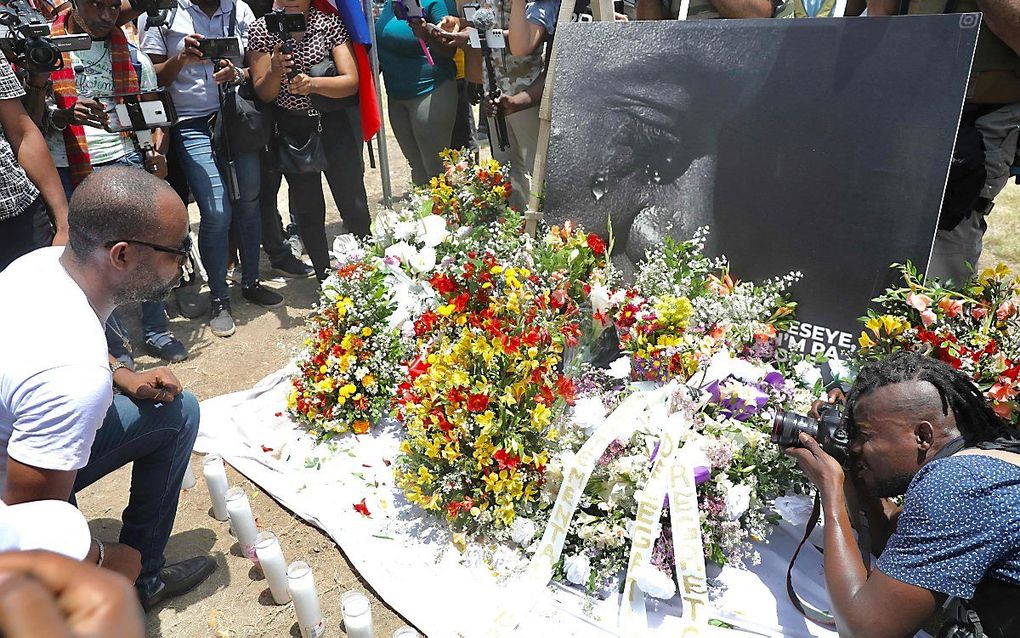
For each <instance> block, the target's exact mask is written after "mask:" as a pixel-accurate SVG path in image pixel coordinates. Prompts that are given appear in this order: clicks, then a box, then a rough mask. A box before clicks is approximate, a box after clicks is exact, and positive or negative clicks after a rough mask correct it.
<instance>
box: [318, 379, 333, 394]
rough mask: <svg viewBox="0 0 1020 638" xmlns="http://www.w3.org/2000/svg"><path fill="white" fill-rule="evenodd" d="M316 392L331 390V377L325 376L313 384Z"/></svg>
mask: <svg viewBox="0 0 1020 638" xmlns="http://www.w3.org/2000/svg"><path fill="white" fill-rule="evenodd" d="M314 387H315V391H316V392H332V391H333V377H326V378H325V379H323V380H322V381H319V382H318V383H316V384H315V386H314Z"/></svg>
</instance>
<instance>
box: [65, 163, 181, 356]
mask: <svg viewBox="0 0 1020 638" xmlns="http://www.w3.org/2000/svg"><path fill="white" fill-rule="evenodd" d="M111 166H131V167H134V168H138V169H144V166H143V164H142V156H141V154H139V152H138V151H132V152H130V153H128V154H127V155H125V156H124V157H121V158H120V159H115V160H113V161H112V162H106V163H105V164H96V165H95V166H93V167H92V170H93V171H95V172H99V171H101V170H103V169H104V168H110V167H111ZM57 174H58V175H59V176H60V184H61V185H62V186H63V187H64V194H65V195H67V201H71V193H72V192H73V191H74V186H73V184H72V183H71V169H70V168H58V169H57ZM110 322H117V323H116V324H114V325H111V323H110ZM119 322H120V319H119V318H115V314H111V315H110V320H109V321H108V322H107V324H106V343H107V346H108V347H109V348H110V354H112V355H113V356H114V357H116V358H118V359H122V360H123V357H125V356H126V357H127V360H130V358H131V352H130V349H129V348H128V344H127V342H126V339H127V332H126V330H125V329H124V327H123V324H120V323H119ZM118 324H119V325H118ZM142 328H143V329H144V330H145V340H146V341H152V342H154V341H156V340H157V339H158V338H159V337H161V336H163V335H169V334H170V326H169V325H168V324H167V319H166V305H164V304H163V302H162V301H143V302H142ZM127 360H125V363H126V362H127Z"/></svg>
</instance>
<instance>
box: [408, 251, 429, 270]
mask: <svg viewBox="0 0 1020 638" xmlns="http://www.w3.org/2000/svg"><path fill="white" fill-rule="evenodd" d="M408 261H409V263H410V265H411V269H412V270H414V272H416V273H426V272H429V271H431V270H432V269H433V268H435V267H436V249H435V248H431V247H429V246H426V247H425V248H422V249H421V250H420V251H416V252H413V253H412V254H411V257H410V259H409V260H408Z"/></svg>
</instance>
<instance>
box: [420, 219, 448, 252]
mask: <svg viewBox="0 0 1020 638" xmlns="http://www.w3.org/2000/svg"><path fill="white" fill-rule="evenodd" d="M417 232H418V240H419V241H421V242H422V243H424V244H425V246H426V247H427V248H435V247H436V246H438V245H439V244H441V243H443V242H444V241H446V238H447V237H448V236H449V235H450V232H449V231H448V230H446V220H445V219H444V218H443V217H441V216H439V215H428V216H426V217H425V218H424V219H422V220H421V221H419V222H418V228H417Z"/></svg>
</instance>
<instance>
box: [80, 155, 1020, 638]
mask: <svg viewBox="0 0 1020 638" xmlns="http://www.w3.org/2000/svg"><path fill="white" fill-rule="evenodd" d="M387 146H388V149H389V157H390V168H391V174H392V178H391V179H392V183H393V191H394V197H395V199H396V198H399V196H400V195H401V194H402V193H404V192H405V191H406V190H407V185H408V183H409V181H410V177H409V169H408V167H407V164H406V162H405V161H404V159H403V156H402V155H401V153H400V149H399V147H398V146H397V144H396V140H394V139H393V138H392V136H390V138H389V143H388V145H387ZM377 159H378V158H377ZM365 186H366V188H367V190H368V196H369V202H370V205H371V207H372V210H373V212H375V211H376V210H377V209H378V208H379V207H380V206H382V180H381V177H380V171H379V169H370V168H367V170H366V174H365ZM323 190H324V192H325V193H326V200H327V224H328V225H327V231H328V234H329V236H330V237H331V238H332V236H333V235H334V234H335V233H337V232H339V228H340V218H339V215H338V213H337V209H336V206H335V204H334V203H333V199H332V197H331V196H330V194H329V189H328V187H326V186H325V184H324V188H323ZM279 199H280V208H281V210H284V211H285V210H286V209H287V195H286V185H285V186H284V188H283V189H281V191H280V196H279ZM999 206H1000V208H1002V209H1005V210H1002V211H1000V210H997V211H996V213H997V214H994V215H992V216H991V217H990V218H989V222H990V224H991V226H992V228H991V230H990V235H997V236H1001V235H1012V232H1010V231H1009V229H1008V228H1007V226H1011V225H1012V222H1013V221H1015V219H1016V213H1015V210H1014V209H1016V210H1020V187H1016V186H1009V187H1008V188H1007V192H1005V193H1004V194H1003V197H1001V198H1000V204H999ZM191 215H192V222H193V228H194V230H196V231H197V228H198V210H197V209H196V208H195V206H194V204H192V206H191ZM996 247H997V248H999V247H998V246H996ZM1000 250H1002V252H1003V253H1004V254H1002V255H996V254H991V253H990V251H989V250H986V255H985V256H984V258H983V259H982V262H983V263H987V262H992V261H995V260H997V259H999V258H1005V259H1006V260H1008V261H1015V260H1016V258H1017V256H1016V255H1013V254H1011V253H1012V251H1011V250H1010V249H1007V248H1005V247H1002V248H1000ZM263 268H264V269H265V268H268V264H267V263H266V260H265V258H263ZM267 285H268V286H270V287H272V288H274V289H277V290H279V291H280V292H281V293H282V294H283V295H284V296H285V297H286V300H287V303H286V305H285V306H284V307H281V308H275V309H271V310H266V309H262V308H259V307H256V306H252V305H250V304H248V303H246V302H244V301H243V300H242V299H241V297H240V291H239V290H238V289H237V287H236V286H234V287H233V289H232V291H231V296H232V301H233V312H234V319H235V321H236V322H237V333H236V334H234V335H233V336H232V337H229V338H226V339H221V338H218V337H216V336H214V335H213V334H212V333H211V332H210V331H209V328H208V325H207V323H206V321H204V320H188V319H185V318H183V317H179V316H176V317H172V318H171V328H172V330H173V332H174V334H176V335H177V337H178V338H179V339H181V340H182V341H183V342H184V343H185V344H186V345H187V346H188V348H189V350H190V352H191V357H190V358H189V359H188V360H187V361H184V362H182V363H179V364H175V365H174V366H173V367H172V369H173V371H174V373H175V374H176V375H177V376H178V377H179V378H180V380H181V381H182V382H183V383H184V385H185V386H186V387H187V388H188V389H189V390H190V391H192V392H194V393H195V394H196V395H197V396H198V397H199V398H200V399H208V398H211V397H215V396H218V395H221V394H225V393H228V392H234V391H238V390H243V389H247V388H249V387H251V386H252V385H254V384H255V382H257V381H258V380H259V379H261V378H262V377H264V376H265V375H267V374H269V373H270V372H273V371H275V370H277V369H279V368H280V367H281V366H283V365H284V364H285V363H286V362H287V361H288V359H289V358H290V357H292V356H293V355H294V354H295V353H297V352H298V351H299V349H300V346H301V343H302V340H303V326H304V320H305V317H306V316H307V315H308V313H309V311H310V309H311V307H312V305H313V303H314V302H315V300H316V290H317V287H316V285H315V280H314V279H303V280H282V279H278V280H274V279H269V278H268V277H267ZM168 307H169V309H170V312H171V313H173V312H174V311H175V308H174V306H173V303H172V302H171V303H170V304H168ZM124 316H125V318H126V319H127V320H128V326H129V330H130V332H131V336H132V342H133V345H134V347H135V350H136V352H139V353H141V352H143V351H142V343H141V328H140V325H139V322H138V311H137V309H136V308H129V309H128V310H127V312H125V313H124ZM137 361H138V363H139V365H140V366H142V367H152V366H156V365H159V362H158V361H157V360H155V359H153V358H152V357H149V356H146V355H144V354H143V355H140V356H138V357H137ZM205 425H206V426H207V427H208V426H209V425H210V424H205ZM212 426H213V427H215V424H212ZM192 468H193V469H194V470H195V474H196V477H197V479H198V485H196V486H195V488H194V489H191V490H187V491H185V492H184V493H182V495H181V501H180V506H179V508H178V513H177V521H176V524H175V526H174V534H173V537H172V538H171V539H170V544H169V546H168V547H167V559H168V561H169V562H174V561H176V560H180V559H183V558H188V557H191V556H195V555H200V554H209V555H212V556H214V557H215V558H216V561H217V564H218V569H217V571H216V573H214V574H213V575H212V576H211V577H210V578H209V580H207V581H206V582H205V583H203V584H202V586H200V587H199V588H198V589H196V590H195V591H193V592H191V593H190V594H188V595H186V596H182V597H180V598H177V599H174V600H172V601H169V603H168V604H166V605H165V606H164V607H162V608H161V609H159V610H158V611H155V612H153V613H150V614H149V616H148V625H147V630H148V635H149V636H172V637H174V638H177V637H180V638H198V637H205V636H223V637H226V636H230V637H242V636H300V633H299V631H298V628H297V623H296V620H295V617H294V610H293V607H292V605H290V604H288V605H284V606H276V605H275V604H273V601H272V597H271V596H270V595H269V589H268V586H267V585H266V582H265V580H263V579H262V577H261V575H260V574H258V572H257V570H256V569H255V568H254V567H253V565H252V563H251V562H250V561H248V560H247V559H246V558H243V557H241V554H240V552H239V550H238V548H237V544H236V541H235V539H234V538H233V537H232V536H231V535H230V533H229V531H228V525H227V523H225V522H219V521H216V520H215V519H213V518H212V516H211V515H210V513H209V508H210V502H209V497H208V492H207V491H206V489H205V484H204V481H203V480H202V476H201V465H200V457H199V456H198V455H195V456H194V457H193V459H192ZM227 474H228V477H229V479H230V482H231V484H233V485H243V486H245V487H246V489H247V490H248V492H249V494H250V495H251V497H252V508H253V510H254V511H255V515H256V518H257V520H258V524H259V528H260V529H267V530H272V531H274V532H275V533H276V534H277V535H278V536H279V537H280V541H281V543H282V545H283V548H284V553H285V555H286V556H287V558H288V560H299V559H303V560H306V561H308V563H309V564H310V565H311V566H312V569H313V571H314V574H315V580H316V584H317V587H318V590H319V594H320V598H321V603H322V610H323V614H324V616H325V619H326V626H327V635H328V636H341V635H345V634H344V633H343V631H342V628H341V615H340V610H339V599H340V595H341V594H342V593H343V592H345V591H347V590H351V589H354V590H359V591H362V592H365V593H366V594H367V595H368V597H369V598H370V599H371V600H372V615H373V618H374V621H375V629H376V636H378V637H379V638H384V637H387V636H389V635H390V634H392V632H393V631H394V630H395V629H397V628H398V627H400V626H401V625H403V624H405V621H404V620H403V619H402V618H400V617H399V616H398V615H397V614H396V613H395V612H394V611H393V610H392V609H390V608H389V607H388V606H386V604H385V603H384V602H383V601H381V600H380V599H379V598H378V597H377V596H376V595H375V594H374V592H373V591H372V590H371V588H369V587H368V585H367V584H366V583H365V582H364V581H363V580H362V579H361V578H360V577H359V576H358V574H357V573H356V572H355V571H354V570H353V569H352V568H351V566H350V563H349V562H348V561H347V558H346V557H345V556H344V554H343V553H342V552H341V551H340V550H339V548H338V547H337V546H336V544H335V543H334V542H333V541H332V540H331V539H330V538H329V537H328V536H326V535H325V534H324V533H322V532H321V531H319V530H318V529H316V528H314V527H311V526H310V525H307V524H305V523H303V522H302V521H301V520H299V519H297V518H296V517H295V516H293V515H292V514H291V513H290V512H289V511H288V510H286V509H284V508H283V507H281V506H280V505H279V504H278V503H276V502H275V501H274V500H273V499H272V498H270V497H269V496H268V495H266V494H265V493H262V492H261V491H260V490H259V489H258V487H257V486H255V485H253V484H251V483H250V482H249V481H247V480H246V479H245V478H244V477H243V476H241V475H240V474H238V473H237V472H235V471H234V470H233V469H232V468H228V470H227ZM129 485H130V468H122V469H121V470H120V471H118V472H115V473H114V474H112V475H110V476H108V477H106V478H105V479H103V480H102V481H99V482H98V483H97V484H95V485H93V486H92V487H90V488H89V489H87V490H85V491H84V492H83V493H81V494H79V495H78V503H79V505H80V507H81V508H82V510H83V511H84V513H85V515H86V516H87V517H88V518H89V519H90V520H91V521H92V523H91V525H92V528H93V533H94V534H95V535H96V536H98V537H100V538H102V539H104V540H111V541H112V540H116V538H117V533H118V530H119V526H120V523H119V517H120V511H121V509H122V508H123V507H124V505H125V504H126V503H127V495H128V488H129Z"/></svg>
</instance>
